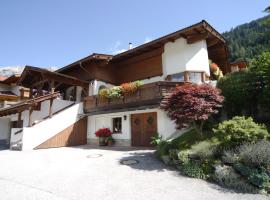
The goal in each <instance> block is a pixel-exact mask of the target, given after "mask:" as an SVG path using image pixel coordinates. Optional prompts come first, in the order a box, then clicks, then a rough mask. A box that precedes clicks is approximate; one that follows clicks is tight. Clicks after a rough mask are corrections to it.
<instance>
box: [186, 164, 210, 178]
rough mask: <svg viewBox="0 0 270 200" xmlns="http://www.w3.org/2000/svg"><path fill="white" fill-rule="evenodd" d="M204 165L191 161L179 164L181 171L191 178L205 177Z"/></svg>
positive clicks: (206, 176)
mask: <svg viewBox="0 0 270 200" xmlns="http://www.w3.org/2000/svg"><path fill="white" fill-rule="evenodd" d="M205 168H206V167H205V166H202V165H201V164H199V163H197V162H193V161H189V162H186V163H184V164H183V165H182V166H181V169H182V172H183V173H184V174H185V175H187V176H190V177H192V178H200V179H207V178H208V175H207V174H206V172H205V171H206V170H205Z"/></svg>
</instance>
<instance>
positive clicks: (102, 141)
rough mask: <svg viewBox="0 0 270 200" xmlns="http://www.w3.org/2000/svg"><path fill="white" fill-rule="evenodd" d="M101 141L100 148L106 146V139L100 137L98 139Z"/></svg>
mask: <svg viewBox="0 0 270 200" xmlns="http://www.w3.org/2000/svg"><path fill="white" fill-rule="evenodd" d="M98 141H99V146H106V145H107V144H106V137H99V138H98Z"/></svg>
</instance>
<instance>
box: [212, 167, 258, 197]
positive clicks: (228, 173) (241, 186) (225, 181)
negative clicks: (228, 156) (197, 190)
mask: <svg viewBox="0 0 270 200" xmlns="http://www.w3.org/2000/svg"><path fill="white" fill-rule="evenodd" d="M213 179H214V181H216V182H217V183H219V184H221V185H225V186H227V187H230V188H233V189H237V190H240V191H243V192H249V193H258V192H259V190H258V189H257V188H256V187H255V186H253V185H251V184H250V183H248V182H247V181H246V179H245V178H243V177H241V175H240V174H238V173H237V172H236V171H235V170H234V169H233V168H232V167H231V166H226V165H224V166H221V165H218V166H216V167H215V172H214V175H213Z"/></svg>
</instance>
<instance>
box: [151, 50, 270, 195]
mask: <svg viewBox="0 0 270 200" xmlns="http://www.w3.org/2000/svg"><path fill="white" fill-rule="evenodd" d="M269 88H270V53H269V52H268V53H263V54H262V55H260V56H258V57H256V58H255V59H253V60H252V61H251V63H250V66H249V68H248V69H247V70H246V71H241V72H235V73H231V74H228V75H225V76H224V77H222V78H220V79H219V81H218V85H217V88H214V87H212V86H210V85H208V84H202V85H184V86H179V87H177V88H175V89H174V90H173V91H172V92H171V93H170V94H169V95H168V96H166V97H165V98H164V100H163V101H162V102H161V105H160V108H161V109H163V110H164V111H166V112H167V115H168V117H169V118H170V119H172V120H174V122H175V123H176V125H177V128H178V129H182V128H186V127H189V129H188V131H187V132H185V133H184V134H182V135H181V136H179V137H178V138H174V139H170V140H166V139H163V138H161V137H158V136H157V137H155V138H153V143H154V144H156V145H157V151H156V155H157V157H158V158H159V159H161V160H162V161H163V162H164V163H165V164H167V165H172V166H175V167H176V168H177V169H178V170H179V171H180V172H181V173H182V174H184V175H186V176H189V177H193V178H200V179H204V180H207V181H211V182H215V183H217V184H220V185H223V186H225V187H228V188H232V189H235V190H237V191H240V192H247V193H261V194H268V195H269V194H270V135H269V112H270V110H269V108H270V107H269V105H270V104H269V103H270V92H269V91H270V90H269Z"/></svg>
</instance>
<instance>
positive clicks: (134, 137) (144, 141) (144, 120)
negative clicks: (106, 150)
mask: <svg viewBox="0 0 270 200" xmlns="http://www.w3.org/2000/svg"><path fill="white" fill-rule="evenodd" d="M156 134H157V113H156V112H150V113H140V114H132V115H131V143H132V146H143V147H150V146H152V145H151V137H154V136H155V135H156Z"/></svg>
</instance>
